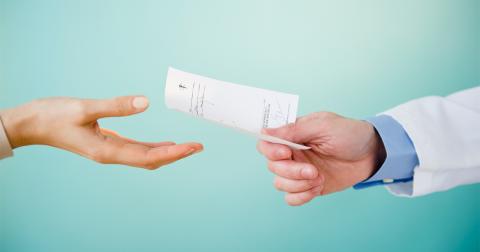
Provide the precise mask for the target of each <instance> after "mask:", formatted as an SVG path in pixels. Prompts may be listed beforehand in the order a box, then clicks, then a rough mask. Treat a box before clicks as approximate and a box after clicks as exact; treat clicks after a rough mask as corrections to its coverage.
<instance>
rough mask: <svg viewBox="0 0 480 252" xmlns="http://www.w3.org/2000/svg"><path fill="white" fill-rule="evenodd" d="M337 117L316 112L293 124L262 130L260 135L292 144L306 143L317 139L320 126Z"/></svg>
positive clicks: (332, 114)
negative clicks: (277, 138)
mask: <svg viewBox="0 0 480 252" xmlns="http://www.w3.org/2000/svg"><path fill="white" fill-rule="evenodd" d="M337 117H338V115H336V114H334V113H330V112H316V113H312V114H309V115H307V116H303V117H300V118H298V119H297V120H296V122H295V123H290V124H287V125H285V126H283V127H280V128H266V129H263V131H262V133H264V134H267V135H271V136H275V137H279V138H282V139H285V140H287V141H291V142H294V143H300V144H301V143H308V142H309V141H310V140H311V139H313V138H315V137H318V135H319V134H320V133H321V132H322V131H323V130H324V129H323V127H322V125H325V124H326V122H328V121H331V120H333V119H334V118H337Z"/></svg>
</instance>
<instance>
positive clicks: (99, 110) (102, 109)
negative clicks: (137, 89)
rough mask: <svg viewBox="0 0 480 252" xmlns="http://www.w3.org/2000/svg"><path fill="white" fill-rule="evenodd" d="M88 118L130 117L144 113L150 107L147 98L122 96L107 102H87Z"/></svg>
mask: <svg viewBox="0 0 480 252" xmlns="http://www.w3.org/2000/svg"><path fill="white" fill-rule="evenodd" d="M86 104H87V105H86V107H87V108H86V111H87V116H89V117H92V118H94V119H97V118H102V117H113V116H128V115H133V114H137V113H140V112H143V111H145V110H146V109H147V107H148V104H149V102H148V99H147V97H145V96H120V97H116V98H113V99H105V100H86Z"/></svg>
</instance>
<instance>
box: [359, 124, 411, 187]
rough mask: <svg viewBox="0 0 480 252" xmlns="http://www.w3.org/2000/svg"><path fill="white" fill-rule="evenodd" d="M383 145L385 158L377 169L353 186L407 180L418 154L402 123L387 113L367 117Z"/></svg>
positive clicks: (368, 185)
mask: <svg viewBox="0 0 480 252" xmlns="http://www.w3.org/2000/svg"><path fill="white" fill-rule="evenodd" d="M367 121H368V122H369V123H371V124H372V125H373V126H374V127H375V130H376V131H377V132H378V134H379V136H380V138H381V139H382V141H383V145H384V146H385V151H386V153H387V155H386V159H385V161H384V162H383V164H382V166H381V167H380V169H378V171H377V172H376V173H375V174H373V176H371V177H370V178H368V179H367V180H365V181H363V182H361V183H358V184H356V185H354V186H353V188H355V189H362V188H366V187H370V186H375V185H386V184H393V183H402V182H409V181H411V180H412V179H413V169H414V168H415V167H416V166H417V165H418V156H417V152H416V151H415V147H414V146H413V143H412V140H411V139H410V137H409V136H408V134H407V132H406V131H405V129H403V127H402V125H400V123H398V122H397V121H396V120H395V119H393V118H392V117H390V116H388V115H380V116H377V117H372V118H369V119H367Z"/></svg>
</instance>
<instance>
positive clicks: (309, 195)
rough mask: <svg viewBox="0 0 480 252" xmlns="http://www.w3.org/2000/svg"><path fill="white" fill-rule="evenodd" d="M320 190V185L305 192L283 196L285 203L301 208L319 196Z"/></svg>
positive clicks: (321, 187) (321, 188)
mask: <svg viewBox="0 0 480 252" xmlns="http://www.w3.org/2000/svg"><path fill="white" fill-rule="evenodd" d="M322 190H323V186H322V185H320V186H317V187H314V188H312V189H310V190H308V191H305V192H299V193H287V194H286V195H285V201H286V202H287V204H289V205H290V206H301V205H303V204H305V203H308V202H310V201H311V200H312V199H313V198H315V197H316V196H318V195H321V192H322Z"/></svg>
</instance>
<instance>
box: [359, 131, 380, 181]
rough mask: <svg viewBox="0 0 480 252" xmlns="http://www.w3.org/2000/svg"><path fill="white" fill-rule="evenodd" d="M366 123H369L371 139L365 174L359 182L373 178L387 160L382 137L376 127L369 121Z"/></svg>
mask: <svg viewBox="0 0 480 252" xmlns="http://www.w3.org/2000/svg"><path fill="white" fill-rule="evenodd" d="M364 123H365V124H367V125H368V128H369V130H368V131H369V133H368V134H369V135H370V137H369V139H370V140H369V144H368V146H369V147H368V158H367V160H368V162H367V163H366V166H365V174H364V176H362V178H361V180H360V181H359V182H362V181H365V180H367V179H369V178H371V177H372V176H373V175H374V174H375V173H377V172H378V170H379V169H380V167H381V166H382V165H383V163H384V162H385V159H386V156H387V153H386V150H385V146H384V144H383V141H382V138H381V137H380V135H379V133H378V132H377V130H376V129H375V127H374V126H373V125H372V124H370V123H368V122H364Z"/></svg>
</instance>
